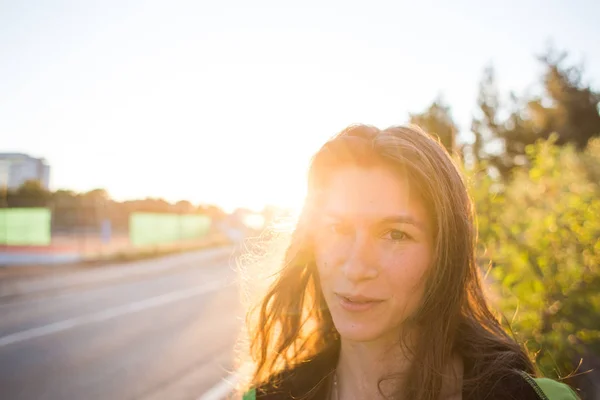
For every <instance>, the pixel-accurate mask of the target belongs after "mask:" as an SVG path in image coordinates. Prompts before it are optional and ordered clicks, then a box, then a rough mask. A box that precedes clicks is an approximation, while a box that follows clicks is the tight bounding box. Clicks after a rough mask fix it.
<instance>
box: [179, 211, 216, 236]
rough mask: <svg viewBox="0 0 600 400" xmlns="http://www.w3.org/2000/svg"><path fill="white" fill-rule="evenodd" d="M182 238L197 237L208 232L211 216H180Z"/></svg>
mask: <svg viewBox="0 0 600 400" xmlns="http://www.w3.org/2000/svg"><path fill="white" fill-rule="evenodd" d="M180 224H181V225H180V228H181V239H196V238H201V237H203V236H205V235H206V234H208V231H209V229H210V217H207V216H205V215H182V216H180Z"/></svg>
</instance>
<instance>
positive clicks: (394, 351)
mask: <svg viewBox="0 0 600 400" xmlns="http://www.w3.org/2000/svg"><path fill="white" fill-rule="evenodd" d="M407 352H408V351H407V349H405V348H403V347H402V346H401V345H400V343H398V342H397V341H395V342H390V341H383V340H379V341H373V342H353V341H350V340H345V339H342V342H341V349H340V357H339V360H338V365H337V370H336V375H337V388H336V390H337V397H338V398H339V399H340V400H357V399H382V398H384V397H383V396H382V394H383V395H385V396H388V398H389V396H390V395H391V394H392V393H394V392H395V391H396V390H397V388H399V387H402V386H404V383H405V381H404V379H405V376H406V373H407V372H408V370H409V368H410V366H411V361H410V359H409V358H408V356H407ZM443 375H444V378H443V380H442V388H441V392H440V398H442V399H452V400H455V399H461V398H462V396H461V391H462V379H463V361H462V358H461V357H460V356H459V355H458V354H453V355H452V357H451V359H450V360H448V361H447V364H446V365H445V366H444V372H443ZM388 377H393V379H390V380H388V379H386V380H384V381H382V384H381V392H380V390H379V381H380V380H381V379H382V378H388ZM395 398H397V396H396V397H395Z"/></svg>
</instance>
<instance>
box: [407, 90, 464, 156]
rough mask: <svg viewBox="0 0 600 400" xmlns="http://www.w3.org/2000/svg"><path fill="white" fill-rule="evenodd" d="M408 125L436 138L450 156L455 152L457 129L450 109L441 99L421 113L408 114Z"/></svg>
mask: <svg viewBox="0 0 600 400" xmlns="http://www.w3.org/2000/svg"><path fill="white" fill-rule="evenodd" d="M410 123H411V124H415V125H418V126H419V127H421V128H423V129H424V130H425V131H426V132H428V133H429V134H431V135H434V136H435V137H437V138H438V139H439V141H440V142H441V143H442V144H443V145H444V147H446V149H447V150H448V152H450V154H452V153H453V152H454V151H455V150H456V134H457V133H458V128H457V127H456V124H455V123H454V121H453V120H452V116H451V115H450V107H449V106H448V105H446V104H445V102H444V100H443V99H442V98H441V97H438V98H437V99H436V100H435V101H434V102H433V103H432V104H431V105H430V106H429V108H427V110H425V111H423V112H422V113H419V114H410Z"/></svg>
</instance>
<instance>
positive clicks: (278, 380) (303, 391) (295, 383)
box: [248, 353, 546, 400]
mask: <svg viewBox="0 0 600 400" xmlns="http://www.w3.org/2000/svg"><path fill="white" fill-rule="evenodd" d="M336 360H337V357H336V355H335V354H331V353H329V354H328V353H324V354H322V355H319V356H317V357H315V358H314V359H312V360H310V361H308V362H306V363H304V364H301V365H300V366H297V367H295V368H294V369H293V370H290V371H286V372H284V373H283V374H281V375H280V376H277V377H275V378H274V379H273V380H272V381H270V382H269V383H267V384H265V385H263V386H261V387H259V388H257V390H256V397H255V398H256V399H257V400H284V399H285V400H289V399H296V400H300V399H302V400H329V392H330V388H331V383H332V381H331V380H332V376H333V372H334V368H335V365H336V364H337V362H336ZM467 365H468V364H466V365H465V376H468V370H467V368H468V367H467ZM538 393H539V394H538ZM248 398H250V397H248ZM462 398H463V400H486V399H487V400H546V397H545V396H544V395H543V393H542V391H541V390H540V389H539V387H537V388H536V387H535V382H533V381H532V380H531V379H527V376H526V375H524V374H521V373H519V371H515V373H514V374H512V375H508V376H503V377H498V379H496V380H495V381H494V382H490V384H488V385H482V386H481V387H480V388H479V389H478V390H477V391H476V392H470V393H467V392H466V391H465V390H464V389H463V397H462Z"/></svg>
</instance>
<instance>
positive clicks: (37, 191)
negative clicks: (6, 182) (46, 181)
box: [7, 180, 51, 207]
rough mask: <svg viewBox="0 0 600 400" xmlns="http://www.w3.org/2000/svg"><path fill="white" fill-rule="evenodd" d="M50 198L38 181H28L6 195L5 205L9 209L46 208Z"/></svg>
mask: <svg viewBox="0 0 600 400" xmlns="http://www.w3.org/2000/svg"><path fill="white" fill-rule="evenodd" d="M50 198H51V195H50V192H48V191H47V190H46V189H45V188H44V187H43V186H42V185H41V184H40V182H39V181H36V180H29V181H26V182H24V183H23V184H22V185H21V186H20V187H19V188H18V189H17V190H16V191H14V192H9V193H8V196H7V203H8V206H9V207H47V206H48V203H49V201H50Z"/></svg>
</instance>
